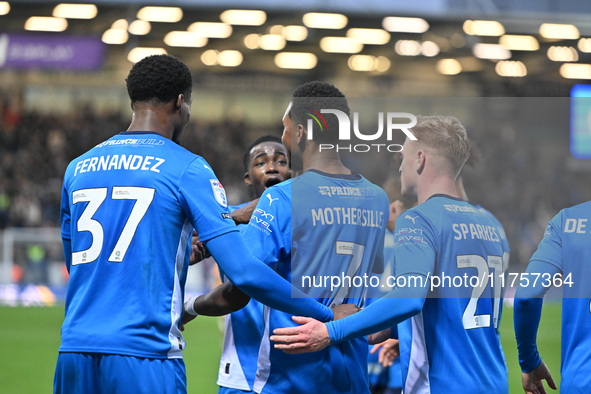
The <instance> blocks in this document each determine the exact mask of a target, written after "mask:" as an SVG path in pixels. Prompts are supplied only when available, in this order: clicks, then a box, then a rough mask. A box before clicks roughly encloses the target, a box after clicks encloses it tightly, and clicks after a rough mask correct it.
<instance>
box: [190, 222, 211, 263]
mask: <svg viewBox="0 0 591 394" xmlns="http://www.w3.org/2000/svg"><path fill="white" fill-rule="evenodd" d="M209 256H210V255H209V252H208V250H207V248H205V245H204V244H203V242H201V241H199V235H198V234H197V231H195V230H193V239H192V240H191V257H190V258H189V265H193V264H197V263H198V262H200V261H202V260H203V259H205V258H207V257H209Z"/></svg>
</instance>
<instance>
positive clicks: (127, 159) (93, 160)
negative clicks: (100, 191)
mask: <svg viewBox="0 0 591 394" xmlns="http://www.w3.org/2000/svg"><path fill="white" fill-rule="evenodd" d="M165 161H166V160H164V159H161V158H159V157H154V156H142V155H106V156H94V157H89V158H87V159H84V160H81V161H79V162H78V163H76V169H75V170H74V176H76V175H78V174H79V173H80V174H81V173H83V172H95V171H112V170H121V169H123V170H140V171H154V172H160V169H159V168H158V167H160V165H162V163H164V162H165Z"/></svg>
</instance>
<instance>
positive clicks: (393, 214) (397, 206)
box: [386, 200, 406, 231]
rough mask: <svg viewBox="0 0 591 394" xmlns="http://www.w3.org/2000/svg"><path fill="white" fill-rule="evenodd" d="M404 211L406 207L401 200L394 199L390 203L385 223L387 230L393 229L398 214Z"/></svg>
mask: <svg viewBox="0 0 591 394" xmlns="http://www.w3.org/2000/svg"><path fill="white" fill-rule="evenodd" d="M404 211H406V207H405V206H404V203H403V202H402V201H400V200H395V201H392V202H391V203H390V216H389V217H388V223H387V224H386V227H387V228H388V230H390V231H394V225H395V224H396V219H398V216H400V215H401V214H402V212H404Z"/></svg>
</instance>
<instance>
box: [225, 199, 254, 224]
mask: <svg viewBox="0 0 591 394" xmlns="http://www.w3.org/2000/svg"><path fill="white" fill-rule="evenodd" d="M258 203H259V199H258V198H256V199H254V200H252V201H251V202H249V203H248V204H246V205H245V206H243V207H242V208H238V209H236V210H234V211H232V212H231V213H230V216H232V219H233V220H234V222H235V223H236V224H248V222H250V217H251V216H252V213H253V212H254V210H255V209H256V207H257V204H258Z"/></svg>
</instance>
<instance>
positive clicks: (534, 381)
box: [521, 361, 556, 394]
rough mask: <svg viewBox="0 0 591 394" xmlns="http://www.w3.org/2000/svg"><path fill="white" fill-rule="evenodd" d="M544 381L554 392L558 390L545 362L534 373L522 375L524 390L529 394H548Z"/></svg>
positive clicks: (523, 373)
mask: <svg viewBox="0 0 591 394" xmlns="http://www.w3.org/2000/svg"><path fill="white" fill-rule="evenodd" d="M544 380H545V381H546V383H548V386H549V387H550V388H551V389H552V390H556V383H554V379H552V375H551V374H550V370H549V369H548V367H547V366H546V364H545V363H544V362H543V361H542V362H541V363H540V365H538V367H537V368H536V369H534V370H533V371H531V372H528V373H526V372H522V373H521V383H522V384H523V390H524V391H525V392H526V393H527V394H546V389H545V388H544Z"/></svg>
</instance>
